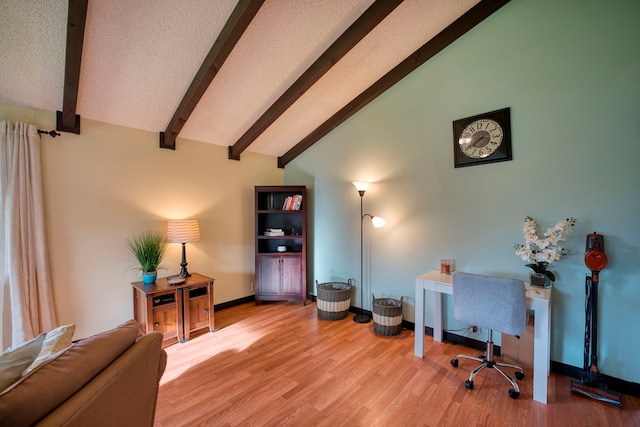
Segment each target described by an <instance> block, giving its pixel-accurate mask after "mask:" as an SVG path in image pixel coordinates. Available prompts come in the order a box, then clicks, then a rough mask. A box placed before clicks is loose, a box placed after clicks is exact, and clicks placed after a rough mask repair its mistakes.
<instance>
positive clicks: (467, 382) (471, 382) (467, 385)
mask: <svg viewBox="0 0 640 427" xmlns="http://www.w3.org/2000/svg"><path fill="white" fill-rule="evenodd" d="M464 386H465V387H466V388H468V389H469V390H473V381H470V380H467V381H465V382H464Z"/></svg>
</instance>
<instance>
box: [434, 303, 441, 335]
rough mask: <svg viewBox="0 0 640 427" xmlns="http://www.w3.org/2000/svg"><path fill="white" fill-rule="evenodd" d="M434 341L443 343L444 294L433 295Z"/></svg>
mask: <svg viewBox="0 0 640 427" xmlns="http://www.w3.org/2000/svg"><path fill="white" fill-rule="evenodd" d="M433 340H434V341H442V293H440V292H434V293H433Z"/></svg>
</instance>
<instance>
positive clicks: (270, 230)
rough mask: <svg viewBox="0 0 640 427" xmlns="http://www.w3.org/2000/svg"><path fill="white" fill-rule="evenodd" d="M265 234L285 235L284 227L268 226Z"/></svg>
mask: <svg viewBox="0 0 640 427" xmlns="http://www.w3.org/2000/svg"><path fill="white" fill-rule="evenodd" d="M264 235H265V236H284V230H283V229H282V228H267V231H265V232H264Z"/></svg>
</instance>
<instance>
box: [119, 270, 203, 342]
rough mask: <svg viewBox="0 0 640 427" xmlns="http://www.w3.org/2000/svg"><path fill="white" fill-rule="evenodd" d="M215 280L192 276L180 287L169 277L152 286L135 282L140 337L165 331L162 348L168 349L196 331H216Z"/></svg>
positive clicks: (135, 306)
mask: <svg viewBox="0 0 640 427" xmlns="http://www.w3.org/2000/svg"><path fill="white" fill-rule="evenodd" d="M214 281H215V280H214V279H212V278H210V277H206V276H203V275H201V274H198V273H192V274H191V276H189V277H187V279H186V280H185V281H184V282H183V283H180V284H177V285H170V284H169V283H168V282H167V278H166V277H165V278H160V279H157V280H156V282H155V283H153V284H150V285H145V284H144V283H143V282H133V283H132V284H131V285H132V287H133V314H134V318H135V320H136V321H137V322H138V323H139V324H140V334H141V335H144V334H147V333H149V332H151V331H158V332H161V333H162V334H163V335H164V339H163V340H162V346H163V347H166V346H168V345H171V344H175V343H176V342H185V341H187V340H188V339H189V335H190V334H191V333H192V332H194V331H197V330H199V329H202V328H205V327H208V328H209V330H210V331H211V332H213V331H215V323H214V314H213V284H214Z"/></svg>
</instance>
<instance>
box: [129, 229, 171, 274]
mask: <svg viewBox="0 0 640 427" xmlns="http://www.w3.org/2000/svg"><path fill="white" fill-rule="evenodd" d="M126 243H127V248H128V249H129V252H130V253H131V255H133V257H134V258H135V259H136V261H138V264H139V267H138V269H139V270H140V271H142V281H143V282H144V283H145V284H150V283H154V282H155V281H156V277H158V268H160V263H161V262H162V258H163V257H164V254H165V252H166V250H167V238H166V237H165V235H164V234H163V233H161V232H159V231H150V230H148V231H143V232H141V233H139V234H136V235H135V236H133V237H132V238H130V239H127V242H126Z"/></svg>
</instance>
